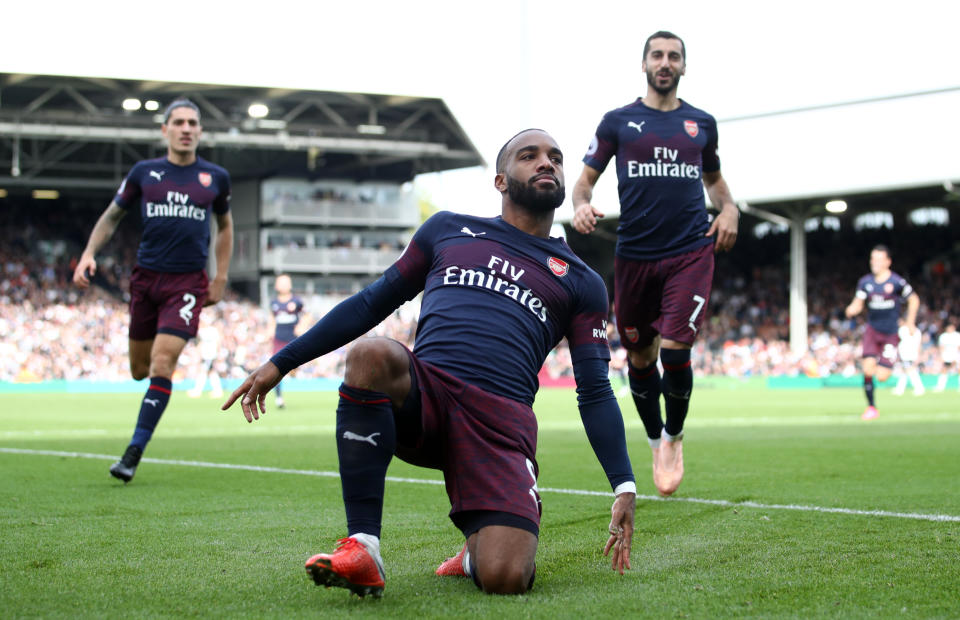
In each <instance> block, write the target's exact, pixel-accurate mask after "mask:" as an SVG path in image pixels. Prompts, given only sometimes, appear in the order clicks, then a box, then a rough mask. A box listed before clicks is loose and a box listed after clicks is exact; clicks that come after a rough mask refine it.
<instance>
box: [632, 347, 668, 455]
mask: <svg viewBox="0 0 960 620" xmlns="http://www.w3.org/2000/svg"><path fill="white" fill-rule="evenodd" d="M627 364H628V367H629V375H630V393H631V394H632V395H633V402H634V404H635V405H636V406H637V413H638V414H640V420H641V421H642V422H643V427H644V428H645V429H646V430H647V437H649V438H650V439H660V431H662V430H663V418H661V417H660V371H659V370H657V363H656V362H654V363H653V364H650V365H649V366H647V367H646V368H637V367H636V366H634V365H633V364H632V363H631V362H628V363H627Z"/></svg>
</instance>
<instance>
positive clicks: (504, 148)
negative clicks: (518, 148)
mask: <svg viewBox="0 0 960 620" xmlns="http://www.w3.org/2000/svg"><path fill="white" fill-rule="evenodd" d="M528 131H543V130H542V129H537V128H536V127H529V128H527V129H524V130H523V131H518V132H517V133H515V134H513V136H512V137H511V138H510V139H509V140H507V141H506V142H504V143H503V146H501V147H500V151H499V152H498V153H497V174H500V173H502V172H503V171H504V169H505V165H506V162H504V161H503V159H504V155H506V154H507V146H508V145H509V144H510V143H511V142H513V141H514V139H515V138H516V137H517V136H519V135H521V134H525V133H527V132H528ZM543 133H547V132H545V131H543Z"/></svg>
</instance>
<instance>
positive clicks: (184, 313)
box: [180, 293, 197, 325]
mask: <svg viewBox="0 0 960 620" xmlns="http://www.w3.org/2000/svg"><path fill="white" fill-rule="evenodd" d="M183 301H184V302H185V303H184V304H183V307H181V308H180V318H181V319H183V322H184V323H186V324H187V325H189V324H190V321H192V320H193V307H194V306H196V305H197V298H196V297H194V295H193V293H184V294H183Z"/></svg>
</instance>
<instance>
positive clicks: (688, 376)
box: [660, 349, 693, 436]
mask: <svg viewBox="0 0 960 620" xmlns="http://www.w3.org/2000/svg"><path fill="white" fill-rule="evenodd" d="M660 361H661V362H662V363H663V402H664V409H666V413H667V415H666V417H667V421H666V424H664V429H665V430H666V431H667V434H668V435H673V436H676V435H679V434H680V432H681V431H683V422H684V420H686V419H687V410H688V409H689V408H690V392H691V391H692V390H693V369H692V368H691V367H690V349H660Z"/></svg>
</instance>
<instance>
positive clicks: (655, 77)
mask: <svg viewBox="0 0 960 620" xmlns="http://www.w3.org/2000/svg"><path fill="white" fill-rule="evenodd" d="M665 78H669V79H665ZM647 84H649V85H650V88H652V89H653V90H655V91H657V92H658V93H660V94H661V95H666V94H668V93H669V92H670V91H672V90H674V89H675V88H677V86H678V85H679V84H680V73H679V72H677V71H674V70H673V69H671V68H669V67H659V68H648V69H647Z"/></svg>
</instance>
